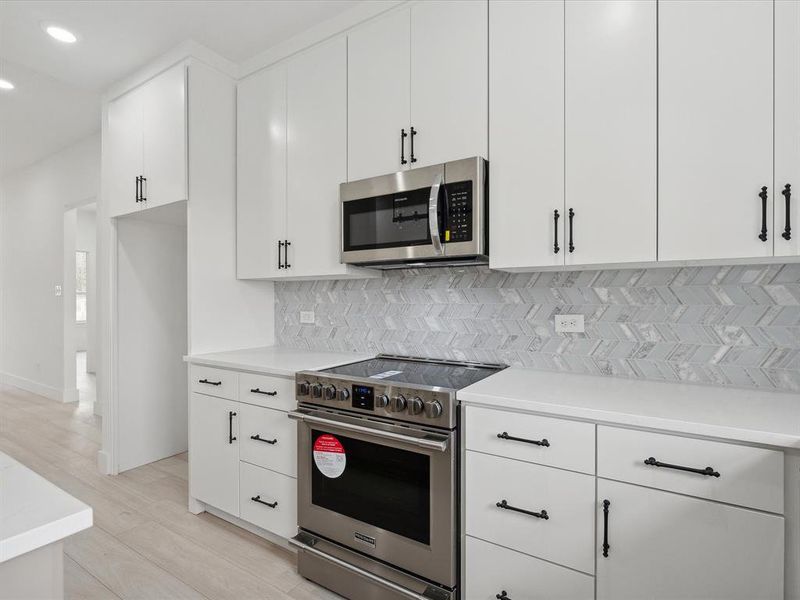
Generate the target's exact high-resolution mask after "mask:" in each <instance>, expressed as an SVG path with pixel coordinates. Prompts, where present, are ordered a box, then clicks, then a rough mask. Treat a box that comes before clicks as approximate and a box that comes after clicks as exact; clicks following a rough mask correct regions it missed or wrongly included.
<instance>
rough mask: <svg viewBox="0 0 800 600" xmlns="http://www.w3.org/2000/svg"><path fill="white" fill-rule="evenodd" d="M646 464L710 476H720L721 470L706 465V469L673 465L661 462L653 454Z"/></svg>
mask: <svg viewBox="0 0 800 600" xmlns="http://www.w3.org/2000/svg"><path fill="white" fill-rule="evenodd" d="M644 464H646V465H648V466H651V467H664V468H665V469H675V470H677V471H686V472H687V473H697V474H698V475H706V476H708V477H719V472H718V471H715V470H714V468H713V467H706V468H705V469H695V468H693V467H682V466H681V465H671V464H669V463H665V462H659V461H657V460H656V459H655V458H653V457H652V456H651V457H650V458H648V459H647V460H645V461H644Z"/></svg>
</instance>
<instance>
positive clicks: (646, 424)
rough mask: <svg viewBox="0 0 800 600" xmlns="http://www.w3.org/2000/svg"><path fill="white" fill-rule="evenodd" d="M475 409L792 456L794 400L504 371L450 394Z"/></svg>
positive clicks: (797, 421) (798, 401)
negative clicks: (788, 451)
mask: <svg viewBox="0 0 800 600" xmlns="http://www.w3.org/2000/svg"><path fill="white" fill-rule="evenodd" d="M458 398H459V400H461V401H462V403H464V404H467V405H481V406H490V407H496V408H507V409H513V410H518V411H524V412H533V413H539V414H546V415H552V416H562V417H569V418H575V419H585V420H589V421H595V422H599V423H607V424H617V425H629V426H633V427H641V428H646V429H656V430H662V431H670V432H676V433H686V434H692V435H700V436H708V437H715V438H721V439H725V440H731V441H737V442H748V443H754V444H764V445H769V446H779V447H783V448H800V394H789V393H781V392H766V391H759V390H746V389H739V388H724V387H711V386H704V385H691V384H677V383H660V382H651V381H639V380H633V379H621V378H613V377H598V376H593V375H574V374H565V373H551V372H542V371H535V370H532V369H526V368H509V369H505V370H503V371H501V372H500V373H497V374H495V375H492V376H491V377H487V378H486V379H484V380H482V381H479V382H478V383H475V384H473V385H471V386H469V387H467V388H464V389H463V390H461V391H460V392H458Z"/></svg>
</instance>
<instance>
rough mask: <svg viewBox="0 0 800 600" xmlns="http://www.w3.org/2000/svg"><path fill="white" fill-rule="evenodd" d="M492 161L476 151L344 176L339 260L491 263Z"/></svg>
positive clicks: (387, 264)
mask: <svg viewBox="0 0 800 600" xmlns="http://www.w3.org/2000/svg"><path fill="white" fill-rule="evenodd" d="M487 169H488V163H487V162H486V160H485V159H483V158H480V157H473V158H466V159H463V160H456V161H453V162H447V163H442V164H438V165H432V166H429V167H421V168H419V169H410V170H408V171H399V172H398V173H392V174H390V175H383V176H380V177H371V178H369V179H361V180H359V181H351V182H349V183H343V184H341V186H339V197H340V201H341V229H342V236H341V242H342V244H341V262H342V263H347V264H353V265H368V266H371V267H378V268H400V267H417V266H445V265H456V264H458V265H464V264H486V263H487V262H488V260H489V229H488V210H489V204H488V193H487V190H488V188H487V176H488V172H487Z"/></svg>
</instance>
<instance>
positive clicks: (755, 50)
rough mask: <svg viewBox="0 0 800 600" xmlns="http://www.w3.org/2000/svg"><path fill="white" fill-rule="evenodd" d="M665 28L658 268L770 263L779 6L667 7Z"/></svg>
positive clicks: (667, 0) (755, 2)
mask: <svg viewBox="0 0 800 600" xmlns="http://www.w3.org/2000/svg"><path fill="white" fill-rule="evenodd" d="M776 25H777V21H776ZM658 30H659V33H658V35H659V57H658V60H659V88H658V89H659V194H658V218H659V225H658V229H659V235H658V246H659V252H658V257H659V260H690V259H715V258H751V257H765V256H772V255H773V243H774V240H775V237H776V234H777V235H778V236H779V235H780V234H779V233H778V232H777V231H776V230H775V229H774V227H773V205H774V202H775V201H776V199H777V198H778V197H779V192H778V190H776V189H775V186H773V159H772V156H773V154H772V153H773V110H772V107H773V2H772V0H736V1H733V0H727V1H723V2H720V1H718V0H706V1H703V0H695V1H692V2H689V1H679V0H662V1H661V2H659V13H658ZM795 126H796V116H795ZM762 188H766V189H765V190H763V191H765V192H766V198H767V200H766V202H765V206H762V199H761V198H760V197H759V194H761V193H762ZM762 211H763V212H762ZM779 212H780V211H779Z"/></svg>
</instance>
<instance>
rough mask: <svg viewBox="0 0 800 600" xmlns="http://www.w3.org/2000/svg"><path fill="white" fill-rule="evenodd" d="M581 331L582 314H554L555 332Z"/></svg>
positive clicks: (582, 328)
mask: <svg viewBox="0 0 800 600" xmlns="http://www.w3.org/2000/svg"><path fill="white" fill-rule="evenodd" d="M583 332H584V326H583V315H556V333H583Z"/></svg>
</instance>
